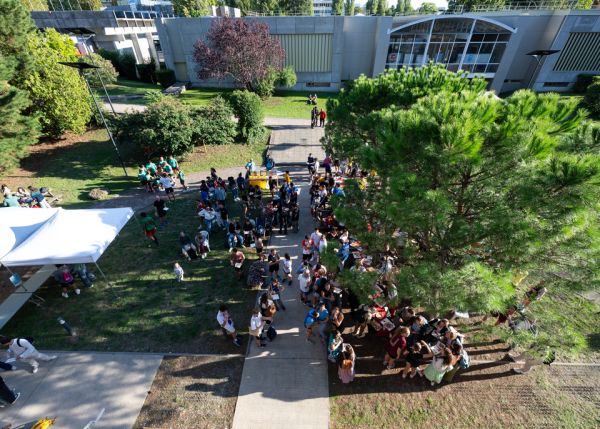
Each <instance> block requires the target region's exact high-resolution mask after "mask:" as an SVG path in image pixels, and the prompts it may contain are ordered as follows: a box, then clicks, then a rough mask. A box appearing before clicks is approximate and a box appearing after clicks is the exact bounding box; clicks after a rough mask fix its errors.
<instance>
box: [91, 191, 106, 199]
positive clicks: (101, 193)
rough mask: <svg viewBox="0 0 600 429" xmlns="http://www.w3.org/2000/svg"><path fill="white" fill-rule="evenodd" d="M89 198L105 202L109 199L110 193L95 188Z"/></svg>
mask: <svg viewBox="0 0 600 429" xmlns="http://www.w3.org/2000/svg"><path fill="white" fill-rule="evenodd" d="M88 196H89V197H90V198H91V199H92V200H105V199H107V198H108V191H106V190H104V189H100V188H94V189H92V190H91V191H90V192H89V193H88Z"/></svg>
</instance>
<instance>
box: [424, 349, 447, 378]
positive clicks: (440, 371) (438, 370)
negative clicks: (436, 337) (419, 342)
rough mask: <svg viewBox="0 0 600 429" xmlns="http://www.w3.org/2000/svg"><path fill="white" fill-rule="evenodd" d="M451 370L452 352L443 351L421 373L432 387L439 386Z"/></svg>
mask: <svg viewBox="0 0 600 429" xmlns="http://www.w3.org/2000/svg"><path fill="white" fill-rule="evenodd" d="M451 369H452V351H451V350H450V349H448V348H445V349H443V350H442V351H441V352H440V353H439V354H438V355H436V356H434V357H433V360H432V361H431V363H430V364H429V365H427V368H425V370H424V371H423V375H424V376H425V378H427V380H429V381H430V382H431V385H432V386H435V385H436V384H440V383H441V382H442V379H443V378H444V375H445V374H446V373H447V372H448V371H450V370H451Z"/></svg>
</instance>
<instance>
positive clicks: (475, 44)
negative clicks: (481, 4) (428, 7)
mask: <svg viewBox="0 0 600 429" xmlns="http://www.w3.org/2000/svg"><path fill="white" fill-rule="evenodd" d="M510 35H511V34H510V32H509V31H508V30H506V29H505V28H503V27H500V26H498V25H494V24H492V23H488V22H483V21H478V20H474V19H472V18H450V19H434V20H429V21H425V22H420V23H417V24H414V25H411V26H409V27H406V28H402V29H399V30H397V31H396V32H394V33H393V34H392V35H391V37H390V45H389V49H388V56H387V61H386V68H399V67H405V66H420V65H423V64H426V63H428V62H429V61H434V62H436V63H441V64H445V65H446V67H447V68H448V69H449V70H453V71H456V70H458V69H462V70H466V71H468V72H470V73H495V72H496V70H497V69H498V64H499V63H500V60H501V59H502V55H503V54H504V51H505V49H506V45H507V42H508V41H509V40H510Z"/></svg>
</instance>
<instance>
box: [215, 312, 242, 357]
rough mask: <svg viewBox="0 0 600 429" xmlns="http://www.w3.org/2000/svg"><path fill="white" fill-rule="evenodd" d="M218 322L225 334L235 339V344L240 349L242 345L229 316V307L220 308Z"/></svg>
mask: <svg viewBox="0 0 600 429" xmlns="http://www.w3.org/2000/svg"><path fill="white" fill-rule="evenodd" d="M217 322H219V325H221V328H222V329H223V333H224V334H225V335H227V336H229V337H231V338H232V339H233V344H235V345H236V346H238V347H239V346H241V345H242V343H241V341H240V339H239V338H238V335H237V333H236V332H235V325H234V324H233V319H232V318H231V316H230V315H229V310H228V309H227V306H226V305H224V304H223V305H221V306H220V307H219V312H218V313H217Z"/></svg>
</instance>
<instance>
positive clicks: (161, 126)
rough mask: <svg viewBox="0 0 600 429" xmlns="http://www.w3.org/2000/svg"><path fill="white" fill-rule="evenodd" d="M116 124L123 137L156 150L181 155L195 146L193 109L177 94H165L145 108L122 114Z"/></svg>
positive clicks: (121, 137)
mask: <svg viewBox="0 0 600 429" xmlns="http://www.w3.org/2000/svg"><path fill="white" fill-rule="evenodd" d="M115 126H116V129H117V133H118V135H119V138H120V139H121V141H131V142H133V143H135V144H137V145H138V146H139V147H141V148H144V147H146V146H149V147H150V149H151V150H152V151H153V152H159V153H163V154H173V155H182V154H184V153H186V152H189V151H191V150H192V149H193V147H194V142H193V134H194V126H195V125H194V121H193V117H192V110H191V108H190V107H189V106H188V105H186V104H183V103H181V102H180V101H179V100H177V99H176V98H174V97H164V98H162V99H161V100H160V101H159V102H157V103H154V104H151V105H149V106H148V108H147V109H146V110H145V111H144V112H138V113H130V114H125V115H121V116H120V117H119V118H116V119H115Z"/></svg>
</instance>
